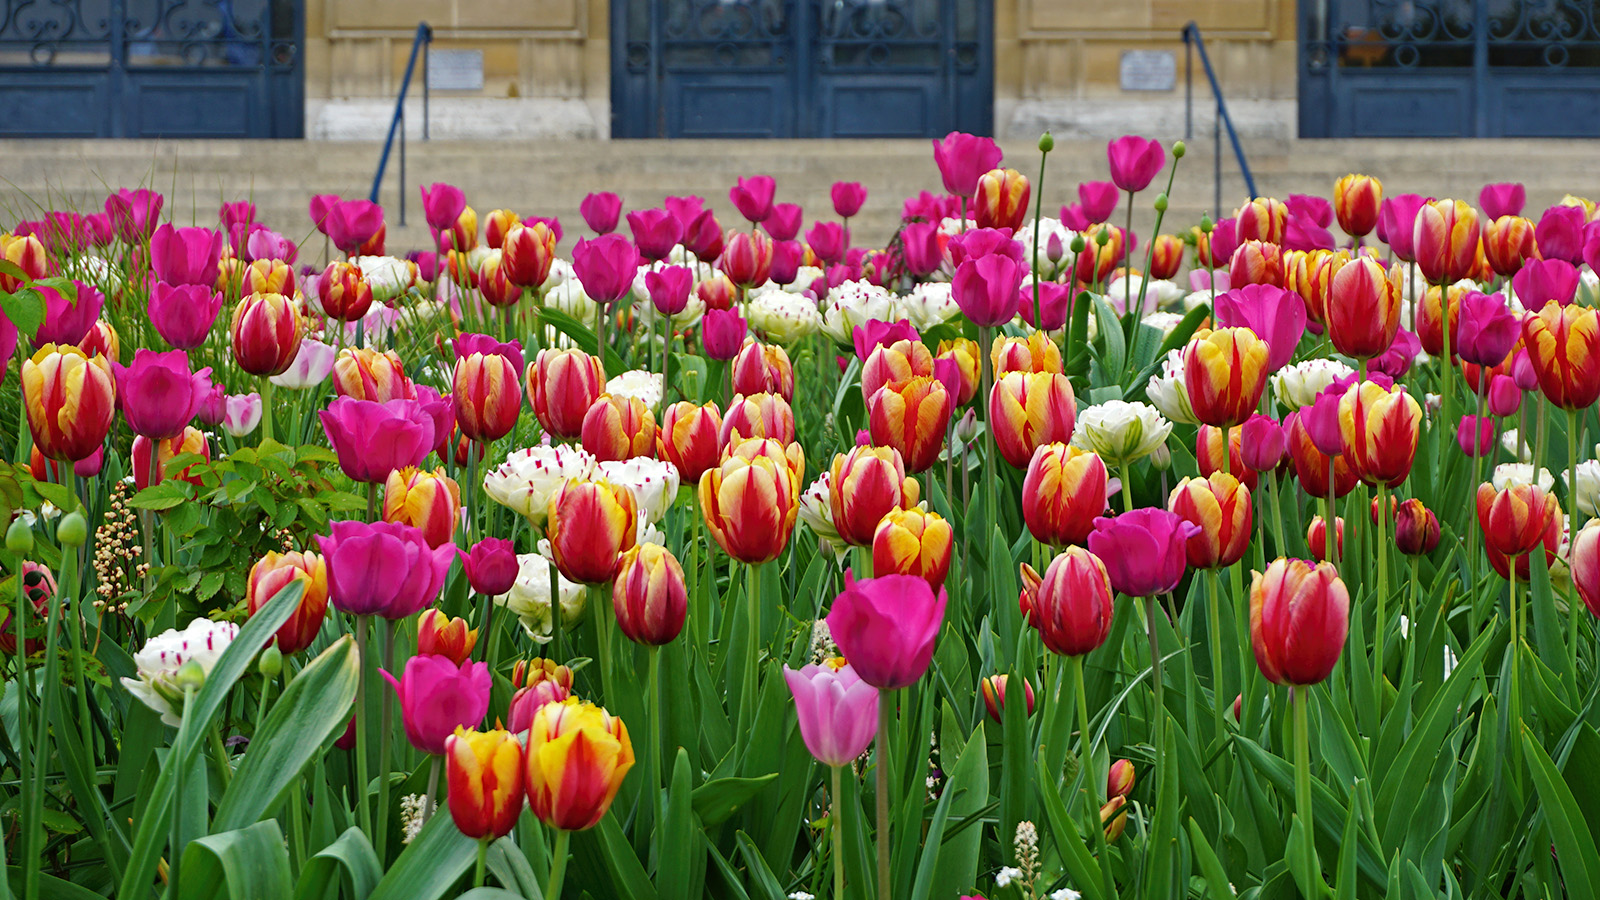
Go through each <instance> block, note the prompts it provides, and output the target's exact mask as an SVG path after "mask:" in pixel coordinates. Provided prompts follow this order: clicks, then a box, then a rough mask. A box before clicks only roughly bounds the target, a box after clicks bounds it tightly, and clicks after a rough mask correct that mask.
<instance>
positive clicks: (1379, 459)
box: [1339, 381, 1422, 487]
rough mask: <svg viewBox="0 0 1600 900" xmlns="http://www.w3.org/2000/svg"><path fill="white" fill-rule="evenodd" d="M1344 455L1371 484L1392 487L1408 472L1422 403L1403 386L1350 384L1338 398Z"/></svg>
mask: <svg viewBox="0 0 1600 900" xmlns="http://www.w3.org/2000/svg"><path fill="white" fill-rule="evenodd" d="M1339 430H1340V433H1341V434H1343V435H1344V446H1345V452H1344V456H1347V457H1349V458H1350V464H1351V467H1352V468H1354V469H1355V471H1356V474H1357V475H1359V476H1360V477H1361V480H1362V481H1365V482H1366V483H1367V484H1370V485H1374V486H1377V485H1387V486H1388V487H1395V486H1397V485H1399V484H1400V483H1401V482H1403V481H1405V480H1406V477H1407V476H1409V475H1410V474H1411V463H1412V461H1413V460H1415V459H1416V456H1417V440H1418V438H1419V437H1420V436H1421V433H1422V407H1421V406H1419V405H1418V404H1417V401H1416V399H1415V398H1413V397H1412V396H1411V394H1410V393H1408V392H1407V391H1406V389H1405V388H1404V387H1403V386H1396V387H1393V388H1389V389H1385V388H1384V387H1383V386H1382V385H1379V384H1375V383H1373V382H1371V381H1365V382H1362V383H1361V384H1353V385H1351V386H1350V388H1349V390H1347V391H1345V394H1344V396H1343V397H1342V398H1340V400H1339Z"/></svg>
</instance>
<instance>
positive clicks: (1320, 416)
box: [1300, 388, 1344, 456]
mask: <svg viewBox="0 0 1600 900" xmlns="http://www.w3.org/2000/svg"><path fill="white" fill-rule="evenodd" d="M1343 396H1344V394H1343V391H1340V390H1335V389H1332V388H1330V389H1328V390H1325V391H1323V392H1322V393H1320V394H1318V395H1317V399H1316V400H1315V401H1313V402H1312V403H1311V404H1310V405H1309V406H1302V407H1300V422H1301V424H1303V425H1305V427H1306V434H1307V435H1309V436H1310V437H1311V443H1312V444H1313V445H1315V446H1316V448H1317V449H1318V450H1319V451H1321V452H1322V454H1323V455H1324V456H1342V455H1343V454H1344V431H1343V430H1342V429H1341V427H1340V425H1339V400H1340V399H1341V398H1342V397H1343Z"/></svg>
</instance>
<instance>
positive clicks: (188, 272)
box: [150, 225, 222, 286]
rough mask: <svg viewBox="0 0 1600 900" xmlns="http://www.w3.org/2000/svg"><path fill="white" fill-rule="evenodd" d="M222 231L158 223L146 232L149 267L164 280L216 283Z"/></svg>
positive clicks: (178, 282) (171, 282)
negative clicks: (148, 244) (176, 226)
mask: <svg viewBox="0 0 1600 900" xmlns="http://www.w3.org/2000/svg"><path fill="white" fill-rule="evenodd" d="M221 257H222V234H221V233H220V232H216V231H212V230H211V229H209V228H173V227H172V226H171V225H162V226H161V227H160V228H157V229H156V230H155V233H154V234H152V235H151V236H150V269H151V271H153V272H155V274H156V277H157V278H158V279H160V280H162V281H165V282H166V283H168V284H203V285H207V286H209V285H214V284H216V283H217V261H218V260H219V259H221Z"/></svg>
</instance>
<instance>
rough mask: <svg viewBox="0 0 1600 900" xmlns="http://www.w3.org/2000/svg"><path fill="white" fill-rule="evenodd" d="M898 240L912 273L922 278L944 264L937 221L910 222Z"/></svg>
mask: <svg viewBox="0 0 1600 900" xmlns="http://www.w3.org/2000/svg"><path fill="white" fill-rule="evenodd" d="M900 241H901V245H902V246H903V247H904V248H905V257H906V269H907V270H909V271H910V272H911V274H912V275H915V276H917V277H918V278H924V277H926V276H928V275H932V274H933V273H934V272H937V271H938V270H939V267H940V266H941V265H943V264H944V247H943V246H942V245H941V244H940V242H939V223H937V222H912V223H911V224H909V225H907V226H906V227H905V228H903V229H901V230H900ZM812 249H813V250H815V249H816V248H815V247H813V248H812ZM819 255H820V254H819Z"/></svg>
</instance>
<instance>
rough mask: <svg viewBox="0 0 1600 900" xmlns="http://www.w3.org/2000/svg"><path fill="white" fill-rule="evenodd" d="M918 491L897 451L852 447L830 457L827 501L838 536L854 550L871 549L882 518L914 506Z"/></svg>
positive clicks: (919, 491)
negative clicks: (831, 462)
mask: <svg viewBox="0 0 1600 900" xmlns="http://www.w3.org/2000/svg"><path fill="white" fill-rule="evenodd" d="M920 496H921V488H920V487H919V485H918V484H917V481H916V479H915V478H910V477H907V475H906V468H905V463H904V461H903V460H902V459H901V456H900V451H898V450H896V449H894V448H893V447H852V448H850V450H849V452H847V453H840V454H838V455H837V456H835V457H834V458H833V466H832V468H831V469H829V472H828V501H829V506H830V508H831V509H832V510H833V525H834V527H835V528H836V529H838V531H839V537H840V539H841V540H843V541H844V542H845V543H847V544H852V545H854V546H857V547H870V546H872V536H873V534H874V533H876V532H877V530H878V523H879V522H881V521H883V517H884V516H886V515H888V514H889V513H891V512H893V511H894V510H897V509H907V508H910V507H913V506H916V505H917V500H918V499H919V497H920Z"/></svg>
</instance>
